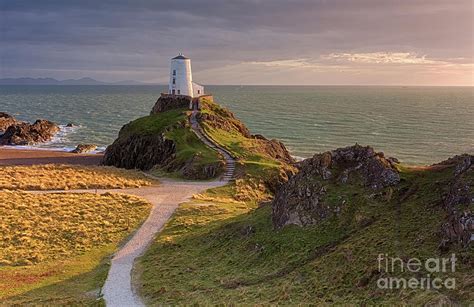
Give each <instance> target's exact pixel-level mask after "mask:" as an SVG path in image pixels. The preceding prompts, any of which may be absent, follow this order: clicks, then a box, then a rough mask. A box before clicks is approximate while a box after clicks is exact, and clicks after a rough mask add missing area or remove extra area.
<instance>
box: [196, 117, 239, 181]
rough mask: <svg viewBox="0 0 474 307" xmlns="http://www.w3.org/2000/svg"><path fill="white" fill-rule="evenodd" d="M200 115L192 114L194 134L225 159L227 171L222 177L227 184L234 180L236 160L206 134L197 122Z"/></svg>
mask: <svg viewBox="0 0 474 307" xmlns="http://www.w3.org/2000/svg"><path fill="white" fill-rule="evenodd" d="M198 113H199V111H198V110H193V113H192V114H191V118H190V120H189V121H190V123H191V128H192V129H193V132H194V134H196V136H197V137H198V138H199V139H200V140H201V142H203V143H204V144H206V146H207V147H209V148H212V149H214V150H215V151H217V152H219V153H220V154H221V155H222V156H223V157H224V160H225V164H226V169H225V172H224V176H223V177H222V180H223V181H227V182H228V181H232V180H234V175H235V158H234V157H233V156H232V154H231V153H230V152H229V151H228V150H227V149H225V148H223V147H222V146H220V145H219V144H217V143H216V142H215V141H214V140H212V139H211V138H210V137H209V136H208V135H207V134H206V133H205V132H204V130H203V129H202V127H201V125H199V122H198V120H197V114H198Z"/></svg>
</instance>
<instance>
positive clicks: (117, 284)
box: [31, 110, 235, 307]
mask: <svg viewBox="0 0 474 307" xmlns="http://www.w3.org/2000/svg"><path fill="white" fill-rule="evenodd" d="M198 112H199V111H197V110H195V111H193V113H192V115H191V117H190V124H191V128H192V130H193V132H194V133H195V134H196V136H197V137H198V138H199V139H200V140H201V141H202V142H203V143H204V144H206V145H207V146H208V147H210V148H212V149H214V150H216V151H217V152H219V153H220V154H221V155H222V156H223V157H224V159H225V163H226V170H225V172H224V175H223V176H222V178H221V179H220V180H217V181H199V182H198V181H183V180H181V181H180V180H171V179H163V178H157V179H159V180H160V184H159V185H155V186H149V187H142V188H131V189H99V190H68V191H63V190H61V191H59V190H58V191H31V193H41V194H45V193H99V194H103V193H123V194H130V195H135V196H139V197H142V198H144V199H146V200H147V201H149V202H150V203H151V204H152V209H151V212H150V215H149V216H148V218H147V219H146V221H145V222H144V223H143V224H142V225H141V226H140V228H139V229H138V230H137V231H136V232H135V233H134V234H133V236H132V238H131V239H130V240H129V241H128V242H127V243H125V245H124V246H123V247H121V248H120V249H119V250H118V251H117V252H116V253H115V254H114V255H113V257H112V260H111V263H110V269H109V273H108V275H107V279H106V281H105V283H104V286H103V287H102V291H101V293H102V295H103V298H104V300H105V303H106V305H107V306H120V307H122V306H123V307H129V306H144V303H143V301H142V300H141V298H140V297H139V296H138V294H137V292H136V289H134V285H133V281H132V272H133V265H134V263H135V261H136V259H137V258H138V257H140V256H141V255H142V254H143V253H144V252H145V250H146V249H147V247H148V246H149V245H150V244H151V243H152V241H153V239H154V238H155V236H156V234H157V233H158V232H159V231H160V230H161V229H162V228H163V226H164V225H165V223H166V222H167V221H168V220H169V219H170V217H171V216H172V214H173V213H174V211H175V210H176V209H177V208H178V206H179V204H181V203H183V202H186V201H187V200H189V199H190V198H191V197H192V196H193V195H194V194H196V193H199V192H202V191H205V190H207V189H210V188H214V187H219V186H223V185H225V184H227V183H228V182H229V181H232V180H233V179H234V173H235V159H234V158H233V157H232V155H231V154H230V153H229V152H228V151H227V150H226V149H224V148H222V147H221V146H220V145H218V144H217V143H216V142H214V141H213V140H212V139H211V138H210V137H209V136H208V135H206V133H205V132H204V131H203V129H202V128H201V126H200V125H199V123H198V121H197V118H196V115H197V114H198ZM151 177H152V176H151Z"/></svg>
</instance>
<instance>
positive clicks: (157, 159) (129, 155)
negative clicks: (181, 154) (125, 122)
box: [102, 126, 176, 171]
mask: <svg viewBox="0 0 474 307" xmlns="http://www.w3.org/2000/svg"><path fill="white" fill-rule="evenodd" d="M125 127H126V126H124V128H125ZM124 128H122V129H124ZM175 155H176V144H175V143H174V142H173V141H171V140H169V139H166V137H165V136H164V134H159V135H136V134H132V135H129V136H127V137H119V138H118V139H117V140H115V142H113V144H112V145H110V146H108V147H107V149H106V150H105V154H104V159H103V161H102V164H104V165H112V166H116V167H120V168H126V169H141V170H144V171H146V170H150V169H152V168H153V167H154V166H155V165H163V166H164V165H168V164H170V163H171V162H172V161H173V159H174V157H175Z"/></svg>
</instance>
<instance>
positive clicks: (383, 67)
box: [0, 0, 474, 86]
mask: <svg viewBox="0 0 474 307" xmlns="http://www.w3.org/2000/svg"><path fill="white" fill-rule="evenodd" d="M473 20H474V1H473V0H195V1H194V0H133V1H132V0H129V1H125V0H114V1H111V0H100V1H99V0H41V1H38V0H0V78H7V77H52V78H56V79H68V78H81V77H92V78H94V79H97V80H101V81H111V82H112V81H119V80H138V81H143V82H150V83H161V84H165V83H166V82H167V81H168V75H169V64H170V63H169V61H170V58H172V57H173V56H175V55H177V54H178V53H180V52H181V53H183V54H185V55H186V56H188V57H190V58H191V59H192V69H193V79H194V80H195V81H197V82H199V83H202V84H213V85H218V84H243V85H247V84H258V85H267V84H268V85H469V86H472V85H474V77H473V71H474V64H473V63H474V61H473V56H474V21H473Z"/></svg>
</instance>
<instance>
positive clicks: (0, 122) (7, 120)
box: [0, 112, 18, 134]
mask: <svg viewBox="0 0 474 307" xmlns="http://www.w3.org/2000/svg"><path fill="white" fill-rule="evenodd" d="M16 123H18V121H17V120H16V119H15V118H14V117H13V116H11V115H9V114H7V113H4V112H0V134H3V133H4V132H5V131H6V130H7V129H8V127H10V126H11V125H14V124H16Z"/></svg>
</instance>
